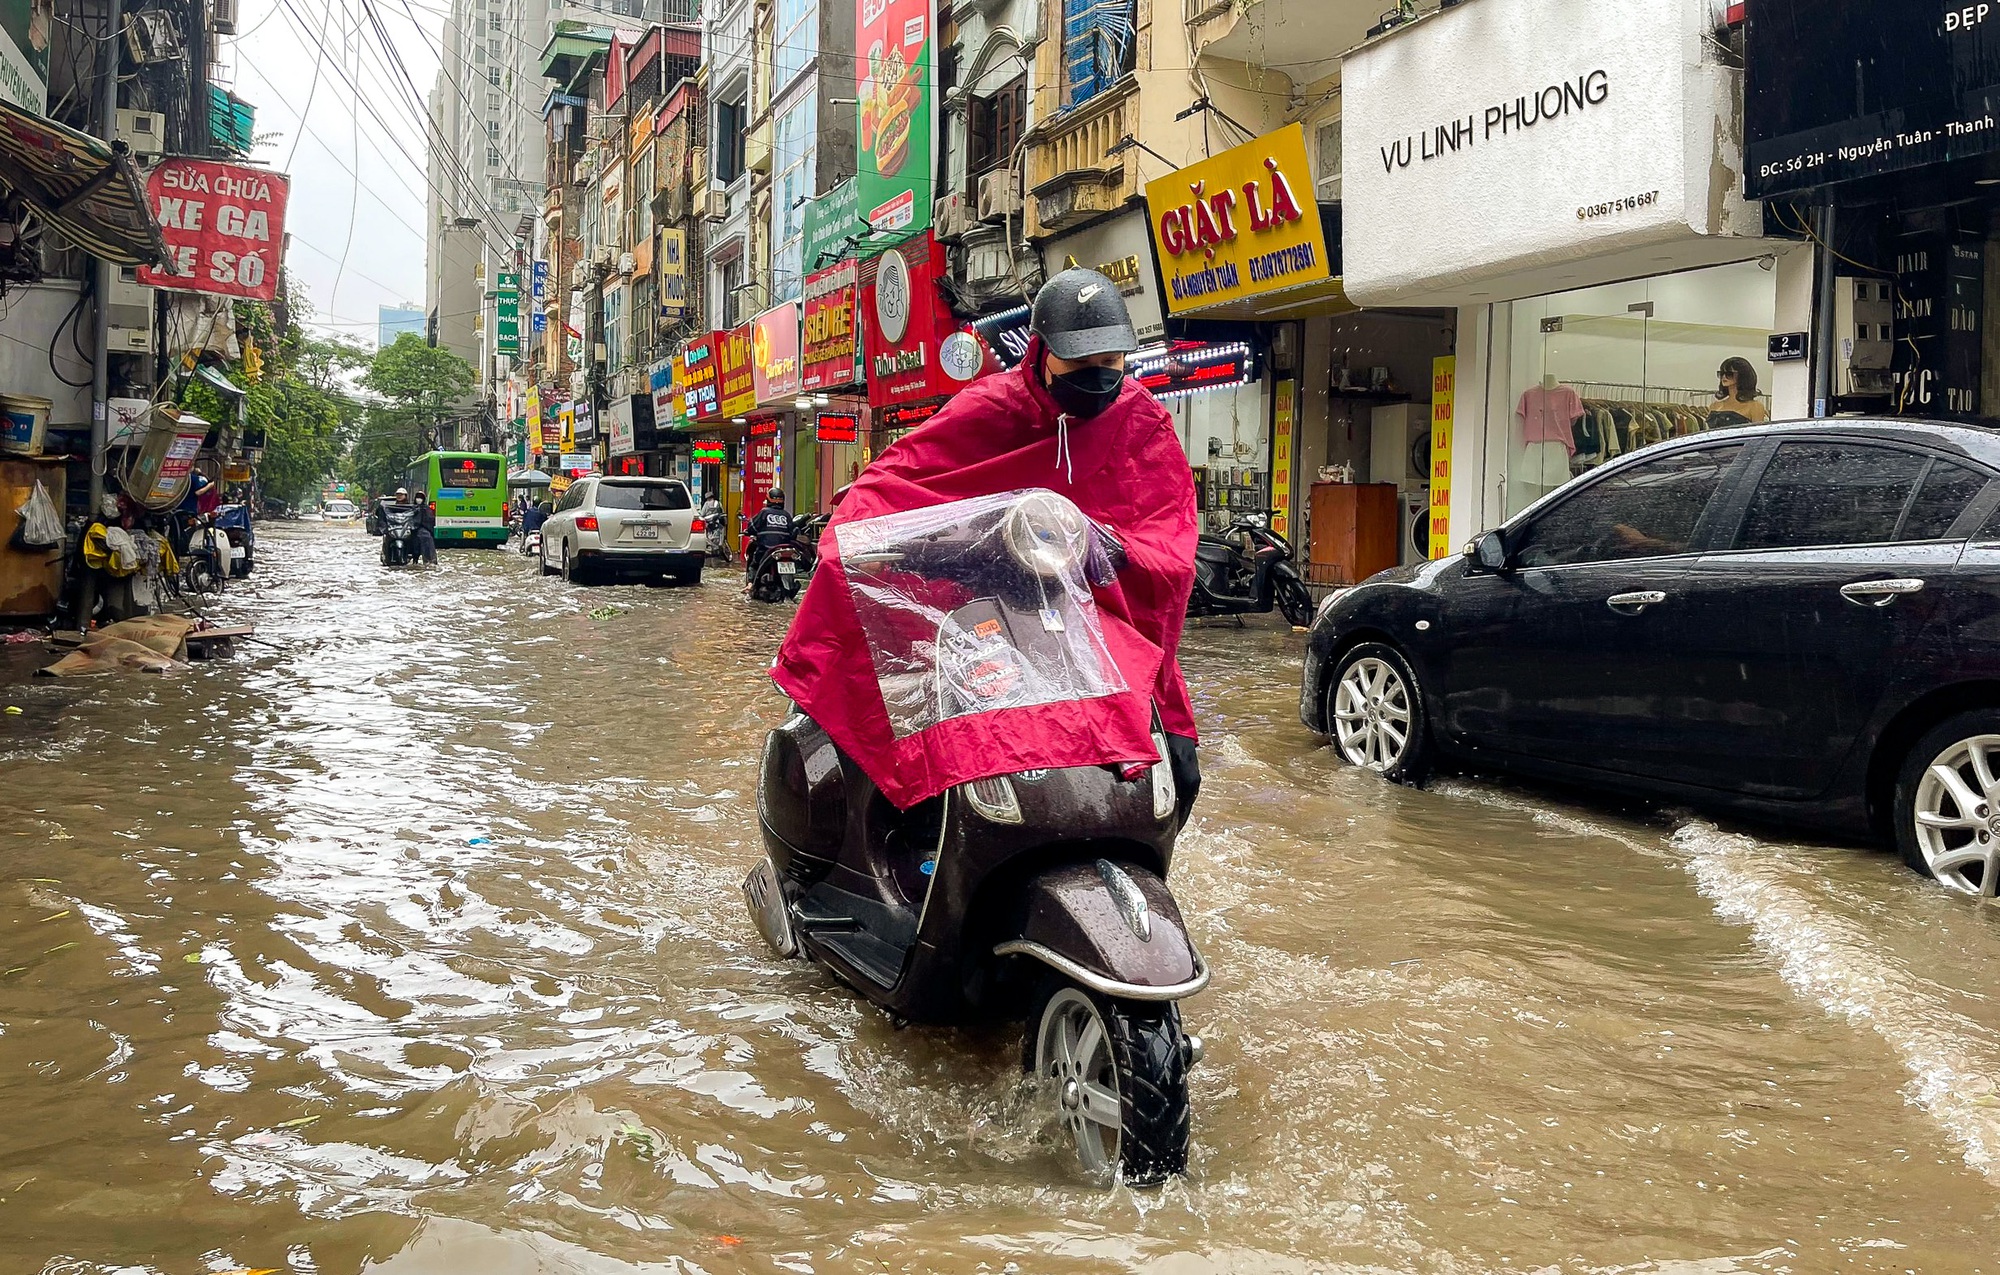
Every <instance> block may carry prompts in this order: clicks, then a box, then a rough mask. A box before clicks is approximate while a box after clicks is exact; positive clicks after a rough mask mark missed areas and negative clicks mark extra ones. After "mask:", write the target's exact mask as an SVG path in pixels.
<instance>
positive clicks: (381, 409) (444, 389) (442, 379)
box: [342, 332, 473, 495]
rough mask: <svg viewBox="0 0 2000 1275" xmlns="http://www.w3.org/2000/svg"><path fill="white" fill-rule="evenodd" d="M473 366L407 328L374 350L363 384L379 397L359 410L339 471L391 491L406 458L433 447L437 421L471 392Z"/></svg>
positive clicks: (369, 487) (375, 489)
mask: <svg viewBox="0 0 2000 1275" xmlns="http://www.w3.org/2000/svg"><path fill="white" fill-rule="evenodd" d="M472 382H473V371H472V365H471V364H470V363H467V362H466V361H465V360H464V359H462V358H459V357H458V356H457V355H456V354H453V353H452V352H451V351H450V350H441V349H437V348H435V347H433V346H430V345H427V344H425V343H424V340H423V338H422V337H419V336H417V335H416V334H415V333H412V332H405V333H403V334H402V335H401V336H398V337H397V338H396V342H395V344H394V345H387V346H384V347H382V348H381V349H379V350H377V351H376V352H375V356H374V358H373V359H371V360H370V361H369V364H368V370H367V371H366V372H363V373H362V374H361V377H360V383H361V385H362V387H363V388H365V389H368V390H371V391H373V392H374V393H376V394H378V395H380V396H381V398H382V400H383V401H381V402H378V403H371V404H369V405H368V406H367V407H366V409H365V410H364V411H363V412H362V413H361V414H360V418H359V420H358V422H357V425H356V428H355V430H354V431H353V445H352V447H351V449H350V450H349V452H348V456H347V463H346V465H345V466H344V467H343V469H342V472H343V474H344V475H345V476H346V478H347V480H348V482H349V483H350V484H351V485H354V486H358V487H360V488H361V489H362V490H364V491H367V492H370V493H374V494H378V495H379V494H380V493H382V492H385V491H393V490H394V489H395V487H396V485H397V484H398V483H400V482H401V481H402V480H403V475H404V473H405V472H406V471H407V470H408V469H409V467H410V462H412V461H414V460H415V459H416V458H417V457H419V456H421V455H423V454H424V453H425V452H427V451H430V450H432V449H433V448H435V447H436V446H437V442H438V438H437V431H438V421H439V420H440V419H441V418H442V417H443V416H444V415H445V414H446V409H447V408H449V407H450V406H451V405H453V404H455V403H457V402H458V401H459V400H461V399H463V398H464V397H465V396H466V395H467V394H469V393H470V392H471V391H472Z"/></svg>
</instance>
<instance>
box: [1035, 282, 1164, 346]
mask: <svg viewBox="0 0 2000 1275" xmlns="http://www.w3.org/2000/svg"><path fill="white" fill-rule="evenodd" d="M1028 328H1029V330H1030V331H1032V332H1033V333H1034V334H1035V335H1036V336H1038V337H1040V338H1042V344H1043V345H1046V346H1048V347H1049V353H1051V354H1053V355H1055V356H1056V357H1057V358H1059V359H1068V360H1071V361H1075V360H1078V359H1087V358H1090V357H1091V356H1092V355H1095V354H1112V353H1123V354H1130V353H1131V352H1132V351H1134V350H1136V349H1138V348H1139V334H1138V332H1137V331H1135V330H1134V329H1133V327H1132V315H1131V312H1130V311H1128V310H1126V308H1125V298H1124V296H1122V295H1121V294H1120V293H1119V291H1118V285H1117V284H1115V283H1113V282H1111V280H1110V279H1109V278H1107V277H1105V276H1104V275H1102V274H1100V273H1098V272H1097V271H1095V270H1087V269H1084V268H1083V267H1081V266H1072V267H1070V268H1069V269H1068V270H1064V271H1062V272H1060V273H1058V274H1057V275H1056V276H1055V277H1054V278H1053V279H1050V280H1049V281H1048V282H1047V283H1045V284H1043V285H1042V290H1041V291H1040V292H1037V293H1036V294H1035V309H1034V317H1033V318H1032V319H1030V320H1029V324H1028Z"/></svg>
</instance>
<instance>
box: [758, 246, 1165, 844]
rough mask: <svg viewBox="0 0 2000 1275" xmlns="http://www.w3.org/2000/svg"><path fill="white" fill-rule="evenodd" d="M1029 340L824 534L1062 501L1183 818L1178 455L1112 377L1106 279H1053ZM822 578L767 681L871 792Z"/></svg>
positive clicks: (843, 625)
mask: <svg viewBox="0 0 2000 1275" xmlns="http://www.w3.org/2000/svg"><path fill="white" fill-rule="evenodd" d="M1030 330H1031V333H1032V337H1031V339H1030V341H1029V343H1028V349H1027V352H1026V354H1025V356H1024V357H1023V359H1022V361H1021V363H1020V364H1019V365H1018V366H1016V367H1014V368H1013V369H1011V370H1008V371H1005V372H1001V373H998V374H996V375H991V376H986V377H983V378H980V379H978V380H975V381H973V382H972V383H971V384H970V385H967V386H966V387H965V388H964V389H962V390H960V391H959V392H958V393H957V394H956V395H954V396H953V397H952V398H951V400H950V401H949V402H947V403H946V404H945V405H944V407H943V408H941V409H940V410H939V411H938V413H937V415H936V416H934V417H932V418H931V419H930V420H929V421H927V422H926V423H925V424H924V425H922V426H921V427H919V428H918V429H916V430H913V431H912V432H910V433H909V434H907V435H905V436H904V437H903V438H901V439H899V440H897V441H896V442H895V443H893V444H891V445H890V446H889V447H888V448H886V449H885V450H884V451H883V452H882V454H881V456H880V457H879V458H878V459H877V460H876V461H875V463H874V464H872V465H870V466H869V467H868V468H867V469H865V470H863V471H862V473H861V476H860V477H859V478H858V479H856V481H855V483H854V485H853V487H852V488H851V489H850V491H849V492H848V495H847V497H846V498H845V499H844V500H843V501H841V503H840V505H839V508H838V509H837V510H836V512H835V513H834V516H833V520H832V523H831V524H830V530H831V531H832V532H833V533H834V535H835V536H836V537H837V536H838V532H839V529H840V526H841V524H842V523H844V522H849V521H855V520H860V519H868V518H875V517H880V516H882V515H885V514H889V513H901V512H905V511H908V510H914V509H922V508H928V507H930V506H933V505H937V504H943V503H946V502H949V501H954V500H964V499H969V498H972V497H976V496H989V495H995V494H1000V493H1005V492H1010V491H1017V490H1021V489H1024V488H1035V487H1039V488H1046V489H1047V490H1050V491H1053V492H1056V493H1058V494H1060V495H1063V496H1066V497H1068V498H1069V500H1070V501H1071V502H1073V503H1074V504H1075V505H1076V506H1077V508H1078V509H1079V510H1081V511H1082V512H1083V513H1084V514H1085V515H1086V516H1087V517H1089V518H1091V519H1092V520H1093V521H1095V522H1096V523H1097V525H1098V526H1099V527H1100V528H1101V529H1103V530H1104V531H1106V532H1108V533H1109V534H1110V535H1111V536H1112V537H1113V538H1115V539H1116V541H1117V542H1118V544H1119V546H1120V547H1121V548H1122V549H1123V551H1124V559H1125V561H1124V565H1123V566H1122V568H1121V569H1119V570H1118V572H1117V574H1116V576H1115V578H1112V577H1106V579H1107V580H1108V583H1097V582H1096V581H1093V583H1094V584H1096V587H1095V588H1094V590H1093V592H1094V596H1095V598H1096V601H1097V604H1098V606H1099V608H1100V609H1101V610H1103V611H1105V612H1107V613H1109V614H1111V615H1114V616H1116V617H1117V618H1118V619H1120V620H1122V621H1123V622H1124V623H1126V624H1127V625H1129V626H1131V628H1132V629H1133V630H1136V632H1137V633H1138V635H1139V636H1140V637H1142V638H1144V639H1145V640H1146V641H1147V642H1149V643H1151V644H1152V645H1153V646H1154V647H1156V648H1157V649H1158V651H1159V655H1160V662H1159V665H1158V672H1157V674H1156V675H1155V678H1154V682H1153V685H1152V686H1151V687H1139V686H1135V687H1133V688H1132V689H1133V690H1134V691H1137V692H1140V693H1145V692H1147V691H1150V695H1151V700H1152V703H1153V706H1154V707H1155V709H1156V710H1157V711H1158V713H1159V716H1160V723H1161V725H1162V727H1163V728H1164V730H1165V732H1166V734H1167V737H1168V749H1167V752H1168V760H1169V761H1170V762H1171V763H1172V767H1173V771H1174V781H1175V789H1176V793H1177V796H1178V800H1179V803H1180V813H1181V815H1182V817H1183V819H1184V818H1185V816H1186V814H1187V810H1188V807H1189V806H1190V805H1191V804H1192V802H1193V800H1194V796H1195V793H1196V791H1197V790H1198V788H1199V787H1200V783H1201V772H1200V768H1199V766H1198V765H1197V763H1196V760H1195V739H1196V735H1195V724H1194V712H1193V708H1192V705H1191V704H1190V702H1189V699H1188V691H1187V683H1186V681H1185V680H1184V679H1183V678H1182V675H1181V669H1180V663H1179V659H1178V652H1179V649H1180V637H1181V627H1182V623H1183V620H1184V619H1185V617H1186V613H1187V601H1188V594H1189V592H1190V590H1191V589H1192V587H1193V583H1194V550H1195V540H1196V519H1195V498H1194V483H1193V478H1192V475H1191V473H1190V471H1189V467H1188V461H1187V454H1186V452H1185V451H1184V450H1183V448H1182V447H1181V443H1180V437H1179V434H1178V432H1177V431H1176V429H1175V427H1174V422H1173V419H1172V417H1170V416H1169V415H1168V414H1167V411H1166V409H1165V408H1164V407H1162V406H1161V405H1160V402H1159V400H1158V399H1155V398H1154V397H1153V396H1152V395H1151V394H1150V393H1148V392H1147V391H1146V390H1145V389H1144V388H1143V387H1142V386H1140V385H1139V384H1138V383H1137V382H1135V381H1131V380H1128V379H1127V377H1126V376H1125V359H1126V356H1127V355H1129V354H1130V353H1131V352H1132V351H1134V350H1135V349H1137V348H1138V345H1139V340H1138V334H1137V332H1136V331H1135V330H1134V328H1133V325H1132V319H1131V316H1130V314H1129V313H1128V312H1127V310H1126V308H1125V299H1124V297H1123V296H1122V295H1120V293H1119V291H1118V286H1117V285H1116V284H1115V283H1113V282H1112V281H1111V280H1110V279H1109V278H1107V277H1105V276H1104V275H1103V274H1101V273H1099V272H1097V271H1095V270H1086V269H1078V268H1072V269H1069V270H1064V271H1062V272H1060V273H1059V274H1057V275H1055V276H1054V277H1053V278H1051V279H1050V280H1049V281H1048V282H1047V283H1046V284H1044V285H1043V286H1042V289H1041V291H1040V292H1039V293H1038V294H1036V297H1035V301H1034V306H1033V317H1032V319H1031V320H1030ZM837 577H838V573H833V574H827V573H816V574H815V576H814V579H813V582H812V584H811V585H810V586H808V588H807V591H806V597H805V601H804V603H803V605H802V607H801V609H800V613H799V616H798V619H797V620H796V621H795V622H794V623H793V625H792V627H791V631H790V633H789V634H788V635H787V637H786V640H785V644H784V646H783V648H782V649H781V650H780V651H779V653H778V662H777V665H776V667H775V668H774V669H773V677H774V678H775V679H776V680H777V682H778V685H779V686H780V687H781V688H782V689H783V690H784V691H785V692H786V693H787V694H788V695H790V696H791V697H792V699H793V700H794V701H796V702H797V703H798V705H799V707H800V708H801V709H803V710H804V711H805V712H806V714H807V715H808V716H810V717H812V718H813V720H815V721H817V722H820V723H821V724H822V725H824V726H826V728H827V729H828V730H829V732H830V733H832V734H833V735H834V738H835V741H836V742H837V743H839V744H840V745H841V747H842V748H843V749H845V750H846V751H848V752H849V753H850V755H853V756H855V757H856V759H857V761H859V762H860V763H861V764H862V766H863V767H864V769H868V770H869V773H870V775H871V777H874V778H875V779H876V782H877V784H878V786H879V785H881V784H882V778H881V777H879V776H877V775H876V773H875V770H874V769H873V768H872V767H871V765H870V763H871V760H873V761H875V762H877V763H878V764H879V763H880V762H881V761H882V754H881V753H880V752H879V751H872V750H871V748H870V745H869V743H868V741H867V740H865V739H863V738H860V737H859V736H858V735H856V734H855V733H853V732H848V731H845V728H844V727H843V725H842V723H843V721H844V720H849V719H853V718H856V717H858V716H859V715H861V714H862V713H864V712H865V711H866V710H867V707H868V705H869V703H870V696H871V695H873V696H874V701H873V702H874V703H876V704H878V705H879V692H876V691H875V689H874V687H873V686H872V685H862V684H860V683H858V682H857V681H856V679H854V678H853V677H852V675H851V674H847V673H846V670H848V669H850V668H853V667H855V665H856V661H855V659H854V655H855V652H853V651H852V650H851V649H850V647H851V646H852V644H853V642H854V641H855V637H854V635H853V634H852V632H851V629H852V621H851V619H849V620H844V619H843V611H842V609H841V608H840V607H839V606H838V605H837V603H836V600H835V598H834V596H833V594H834V591H836V590H838V589H839V588H841V587H842V585H841V583H840V581H839V579H838V578H837ZM848 610H849V612H850V613H851V608H849V609H848ZM861 667H864V668H865V667H866V665H865V664H862V665H861ZM874 711H875V712H878V713H879V712H880V709H879V707H877V708H876V709H875V710H874ZM844 734H845V736H846V737H843V735H844Z"/></svg>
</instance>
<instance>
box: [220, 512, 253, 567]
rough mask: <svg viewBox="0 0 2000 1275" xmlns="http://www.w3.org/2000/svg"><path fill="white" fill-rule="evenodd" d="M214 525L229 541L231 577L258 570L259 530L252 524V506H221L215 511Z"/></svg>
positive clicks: (228, 560) (228, 563) (228, 561)
mask: <svg viewBox="0 0 2000 1275" xmlns="http://www.w3.org/2000/svg"><path fill="white" fill-rule="evenodd" d="M214 526H215V529H216V531H217V532H218V533H220V535H221V536H222V537H223V538H224V539H225V540H226V542H227V549H228V558H227V568H228V574H229V575H230V577H231V578H232V579H242V578H243V577H244V576H247V575H249V574H250V573H251V572H252V571H254V570H256V567H257V531H256V528H255V527H254V526H252V524H251V519H250V506H248V505H222V506H219V507H218V508H217V509H216V511H215V515H214ZM218 547H220V546H218Z"/></svg>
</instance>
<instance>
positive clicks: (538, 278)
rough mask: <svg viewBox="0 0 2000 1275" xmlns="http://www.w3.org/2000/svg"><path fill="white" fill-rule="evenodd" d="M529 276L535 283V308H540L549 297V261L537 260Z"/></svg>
mask: <svg viewBox="0 0 2000 1275" xmlns="http://www.w3.org/2000/svg"><path fill="white" fill-rule="evenodd" d="M528 277H529V279H530V280H531V281H532V282H533V284H534V290H535V308H536V309H540V308H541V305H542V302H544V301H546V300H548V299H549V263H548V262H546V261H537V262H536V263H535V264H534V267H533V268H532V269H531V270H530V272H529V275H528Z"/></svg>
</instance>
